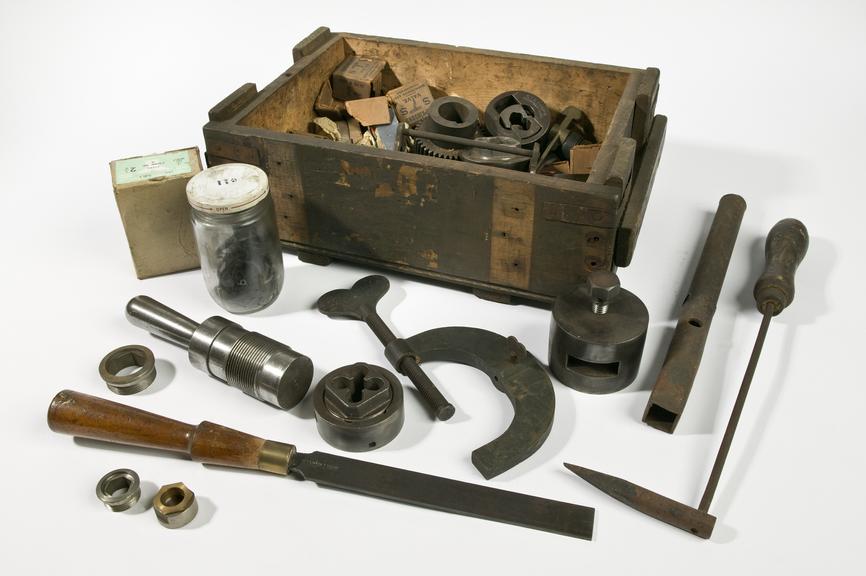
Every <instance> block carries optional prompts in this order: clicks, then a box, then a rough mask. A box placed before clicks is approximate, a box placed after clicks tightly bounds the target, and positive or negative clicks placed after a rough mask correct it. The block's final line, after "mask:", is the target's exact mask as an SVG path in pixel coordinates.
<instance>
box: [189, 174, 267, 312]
mask: <svg viewBox="0 0 866 576" xmlns="http://www.w3.org/2000/svg"><path fill="white" fill-rule="evenodd" d="M186 196H187V200H188V201H189V205H190V208H191V212H192V224H193V231H194V233H195V239H196V243H197V244H198V254H199V258H200V260H201V269H202V273H203V274H204V281H205V285H206V286H207V291H208V292H209V293H210V295H211V297H212V298H213V299H214V300H215V301H216V303H217V304H219V305H220V306H222V307H223V308H225V309H226V310H228V311H229V312H233V313H235V314H245V313H249V312H255V311H256V310H261V309H263V308H266V307H267V306H269V305H270V304H271V303H272V302H273V301H274V300H276V299H277V296H279V294H280V290H281V289H282V287H283V252H282V248H281V247H280V238H279V234H278V232H277V217H276V213H275V212H274V202H273V199H272V198H271V195H270V192H269V187H268V177H267V175H266V174H265V173H264V172H263V171H262V170H261V169H260V168H258V167H256V166H251V165H249V164H221V165H218V166H213V167H211V168H208V169H207V170H204V171H202V172H199V173H198V174H196V175H195V176H194V177H193V178H192V179H191V180H190V181H189V183H187V186H186Z"/></svg>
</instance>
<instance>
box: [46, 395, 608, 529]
mask: <svg viewBox="0 0 866 576" xmlns="http://www.w3.org/2000/svg"><path fill="white" fill-rule="evenodd" d="M48 426H49V427H50V428H51V429H52V430H53V431H55V432H59V433H62V434H71V435H74V436H80V437H83V438H92V439H95V440H104V441H107V442H115V443H118V444H129V445H133V446H144V447H148V448H157V449H162V450H168V451H171V452H177V453H181V454H185V455H186V456H188V457H189V458H190V459H192V460H194V461H196V462H201V463H203V464H217V465H221V466H233V467H235V468H246V469H248V470H259V471H262V472H270V473H272V474H279V475H281V476H287V475H292V476H295V477H297V478H300V479H301V480H312V481H313V482H315V483H316V484H319V485H322V486H329V487H331V488H339V489H342V490H348V491H350V492H357V493H360V494H365V495H368V496H375V497H377V498H384V499H386V500H393V501H396V502H402V503H404V504H412V505H415V506H422V507H425V508H432V509H433V510H440V511H443V512H453V513H455V514H463V515H465V516H474V517H476V518H482V519H485V520H492V521H495V522H504V523H506V524H515V525H517V526H524V527H526V528H534V529H536V530H544V531H546V532H554V533H556V534H562V535H565V536H572V537H574V538H583V539H587V540H589V539H591V538H592V528H593V520H594V516H595V510H594V509H592V508H587V507H584V506H577V505H575V504H568V503H566V502H558V501H556V500H548V499H546V498H539V497H536V496H529V495H526V494H518V493H516V492H507V491H505V490H499V489H496V488H488V487H487V486H479V485H477V484H469V483H468V482H459V481H457V480H451V479H448V478H441V477H438V476H431V475H429V474H421V473H419V472H411V471H409V470H402V469H399V468H391V467H389V466H382V465H381V464H373V463H371V462H363V461H361V460H354V459H352V458H344V457H342V456H335V455H333V454H327V453H323V452H312V453H309V454H303V453H300V452H298V451H296V449H295V447H294V446H293V445H291V444H284V443H282V442H275V441H273V440H265V439H263V438H257V437H255V436H252V435H250V434H245V433H243V432H239V431H237V430H232V429H231V428H226V427H225V426H220V425H219V424H214V423H212V422H202V423H201V424H199V425H198V426H194V425H192V424H185V423H183V422H178V421H177V420H171V419H169V418H166V417H164V416H158V415H156V414H152V413H150V412H145V411H144V410H139V409H137V408H133V407H131V406H125V405H123V404H118V403H116V402H111V401H109V400H103V399H101V398H96V397H94V396H89V395H87V394H82V393H80V392H73V391H71V390H64V391H62V392H60V393H58V394H57V395H56V396H55V397H54V399H53V400H52V401H51V405H50V406H49V408H48Z"/></svg>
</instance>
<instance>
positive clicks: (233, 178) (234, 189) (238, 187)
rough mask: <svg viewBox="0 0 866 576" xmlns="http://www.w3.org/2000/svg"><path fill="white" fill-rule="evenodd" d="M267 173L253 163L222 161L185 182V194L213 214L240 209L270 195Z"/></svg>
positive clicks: (191, 202)
mask: <svg viewBox="0 0 866 576" xmlns="http://www.w3.org/2000/svg"><path fill="white" fill-rule="evenodd" d="M268 190H269V187H268V175H267V174H265V173H264V171H263V170H262V169H261V168H259V167H257V166H252V165H250V164H239V163H232V164H220V165H218V166H212V167H210V168H208V169H206V170H203V171H201V172H199V173H198V174H196V175H195V176H193V177H192V178H191V179H190V181H189V182H187V184H186V198H187V200H188V201H189V205H190V206H192V207H193V208H194V209H196V210H200V211H202V212H207V213H210V214H231V213H234V212H241V211H242V210H246V209H247V208H250V207H252V206H255V205H256V204H258V203H259V202H260V201H261V200H262V199H263V198H264V197H265V196H267V195H268Z"/></svg>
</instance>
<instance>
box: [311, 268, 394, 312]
mask: <svg viewBox="0 0 866 576" xmlns="http://www.w3.org/2000/svg"><path fill="white" fill-rule="evenodd" d="M390 287H391V283H390V282H388V279H387V278H385V277H384V276H379V275H374V276H365V277H364V278H361V279H360V280H358V281H357V282H355V284H353V285H352V287H351V288H349V289H348V290H347V289H343V288H341V289H339V290H331V291H330V292H328V293H327V294H323V295H322V296H321V297H320V298H319V301H318V302H316V307H317V308H318V309H319V312H321V313H322V314H324V315H325V316H328V317H329V318H352V319H354V320H361V321H362V322H366V320H367V317H368V316H369V315H370V314H375V313H376V304H378V303H379V300H381V299H382V296H384V295H385V294H387V293H388V289H389V288H390Z"/></svg>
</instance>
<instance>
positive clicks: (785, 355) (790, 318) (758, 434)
mask: <svg viewBox="0 0 866 576" xmlns="http://www.w3.org/2000/svg"><path fill="white" fill-rule="evenodd" d="M804 223H805V224H806V226H807V228H808V225H809V224H808V222H805V221H804ZM763 242H764V240H763V238H760V239H756V241H755V245H756V247H755V250H754V252H753V258H752V263H753V276H754V277H755V278H757V277H758V276H759V275H760V272H761V271H762V270H763V268H764V252H763V249H764V243H763ZM835 262H836V249H835V247H834V246H833V244H832V243H831V242H829V241H828V240H825V239H823V238H815V237H812V238H811V239H810V243H809V250H808V252H807V254H806V257H805V259H804V260H803V263H802V264H801V265H800V268H799V269H798V271H797V276H796V283H795V284H796V296H795V297H794V301H793V303H792V304H791V305H790V306H789V307H788V308H786V309H785V310H783V311H782V312H781V313H780V314H779V315H778V316H777V317H775V318H774V319H773V320H772V324H771V325H770V330H769V332H768V333H767V339H768V341H769V339H771V338H774V337H775V338H782V339H783V341H782V347H781V350H782V352H781V354H780V357H779V359H778V360H777V361H774V362H773V365H772V366H765V367H764V370H760V368H761V364H760V363H759V364H758V366H759V371H761V372H762V373H763V380H761V376H757V375H756V378H755V381H754V382H753V384H752V387H753V388H754V387H757V386H768V383H767V380H768V379H770V378H772V380H771V381H770V382H769V392H768V393H767V396H766V398H765V400H764V402H763V403H762V404H761V405H759V406H750V405H749V401H748V399H747V400H746V406H745V408H744V410H743V419H748V420H750V423H751V428H750V431H749V434H748V435H747V436H746V435H743V436H742V437H739V436H737V437H735V438H734V444H733V446H732V448H731V454H732V457H731V458H730V459H729V460H728V462H727V465H726V466H725V470H724V472H723V473H722V480H721V490H720V491H719V493H718V496H717V497H716V499H715V501H714V504H713V506H712V507H711V511H713V513H714V514H716V515H717V516H723V515H724V514H726V513H727V512H728V510H729V509H730V507H731V504H732V503H733V501H734V499H735V498H736V495H737V492H738V491H739V490H740V487H741V486H742V484H743V482H744V481H745V480H746V476H747V475H748V471H749V468H751V465H752V462H753V461H754V459H755V456H756V455H757V452H758V449H759V448H760V443H761V438H762V437H763V436H764V432H765V431H766V430H767V427H768V426H770V425H771V424H772V420H773V414H774V412H775V409H776V405H777V404H779V401H780V399H781V397H782V394H783V393H787V394H804V393H805V392H806V391H804V390H802V389H792V388H791V381H790V367H791V363H792V360H793V357H794V345H795V344H796V341H797V335H798V333H799V331H800V330H801V329H803V328H804V327H806V326H809V325H811V324H816V323H817V322H818V319H819V318H820V317H822V316H824V315H827V314H828V313H829V312H830V309H829V301H828V298H827V293H826V290H827V285H828V283H829V282H828V280H829V279H830V278H831V277H832V271H833V266H834V265H835ZM741 302H742V303H743V306H744V307H745V306H746V305H747V303H748V305H749V306H750V307H751V308H752V309H754V298H752V297H751V292H750V291H749V293H748V295H747V294H744V295H743V297H742V300H741ZM755 313H756V314H757V311H756V312H755ZM743 369H744V370H745V366H743ZM773 375H774V376H773ZM737 385H738V386H739V383H738V384H737ZM725 413H726V414H728V413H730V410H729V409H726V410H725ZM709 458H710V460H709V461H710V462H711V461H712V460H711V459H712V458H715V451H713V453H712V454H711V455H710V456H709Z"/></svg>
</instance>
